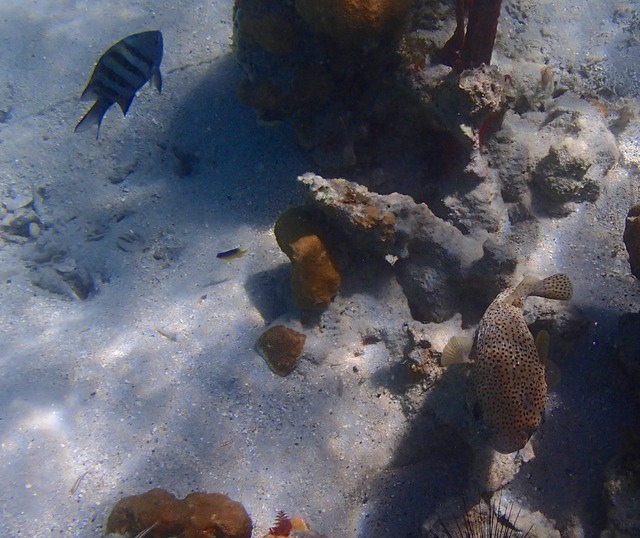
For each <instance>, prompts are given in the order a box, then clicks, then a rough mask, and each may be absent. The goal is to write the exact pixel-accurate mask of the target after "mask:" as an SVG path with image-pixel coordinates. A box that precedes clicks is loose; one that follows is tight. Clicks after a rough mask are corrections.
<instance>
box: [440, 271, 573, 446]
mask: <svg viewBox="0 0 640 538" xmlns="http://www.w3.org/2000/svg"><path fill="white" fill-rule="evenodd" d="M530 295H534V296H538V297H545V298H547V299H557V300H561V301H566V300H568V299H570V298H571V295H572V287H571V281H570V280H569V277H568V276H566V275H563V274H555V275H552V276H550V277H547V278H545V279H544V280H539V279H537V278H535V277H532V276H527V277H525V278H524V279H523V280H522V282H520V284H519V285H518V286H517V287H515V288H509V289H507V290H505V291H503V292H502V293H500V294H499V295H498V296H497V297H496V298H495V299H494V301H493V302H492V303H491V304H490V305H489V307H488V308H487V310H486V311H485V313H484V314H483V316H482V319H481V320H480V323H479V324H478V327H477V329H476V331H475V334H474V335H473V338H464V337H458V336H454V337H452V338H451V339H450V340H449V342H448V343H447V345H446V346H445V348H444V350H443V352H442V365H443V366H448V365H450V364H455V363H460V362H471V363H472V370H471V385H472V392H473V393H472V394H471V395H470V396H471V397H470V403H471V404H472V408H473V410H474V415H477V417H476V418H478V419H479V420H480V421H481V422H482V424H483V426H484V430H485V433H486V434H487V440H488V443H489V445H490V446H492V447H493V448H494V449H495V450H497V451H498V452H502V453H503V454H509V453H511V452H516V451H517V450H520V449H521V448H523V447H524V445H525V444H526V443H527V441H528V440H529V438H530V437H531V435H532V434H533V433H534V432H535V431H536V430H537V429H538V426H540V423H541V422H542V418H543V415H544V405H545V400H546V396H547V381H546V379H545V373H546V372H545V366H546V363H545V359H546V353H547V352H546V350H545V347H546V346H548V343H547V342H546V340H547V336H546V335H544V334H543V335H540V336H539V338H538V341H537V342H536V340H534V338H533V335H532V334H531V331H529V328H528V327H527V324H526V322H525V320H524V317H523V315H522V306H523V301H524V299H525V298H527V297H528V296H530ZM536 344H538V347H536Z"/></svg>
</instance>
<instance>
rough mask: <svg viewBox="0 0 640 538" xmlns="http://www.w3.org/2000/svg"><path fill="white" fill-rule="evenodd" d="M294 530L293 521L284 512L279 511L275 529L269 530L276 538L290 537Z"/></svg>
mask: <svg viewBox="0 0 640 538" xmlns="http://www.w3.org/2000/svg"><path fill="white" fill-rule="evenodd" d="M292 530H293V525H292V523H291V519H289V517H288V516H287V514H285V513H284V510H278V513H277V514H276V521H275V524H274V526H273V527H271V528H270V529H269V534H273V535H274V536H289V534H291V531H292Z"/></svg>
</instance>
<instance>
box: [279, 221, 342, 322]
mask: <svg viewBox="0 0 640 538" xmlns="http://www.w3.org/2000/svg"><path fill="white" fill-rule="evenodd" d="M274 233H275V236H276V240H277V241H278V245H279V246H280V248H281V249H282V251H283V252H284V253H285V254H286V255H287V256H288V257H289V259H290V260H291V289H292V292H293V297H294V299H295V301H296V304H297V306H298V307H299V308H300V309H302V310H317V309H322V308H325V307H326V306H327V305H328V304H329V303H330V302H331V301H332V299H333V297H334V296H335V295H336V293H337V292H338V290H339V288H340V273H339V272H338V269H337V266H336V264H335V262H334V260H333V258H332V256H331V254H330V252H329V250H328V248H327V246H326V243H325V241H324V240H323V239H322V237H321V235H322V232H321V231H320V227H319V226H318V225H317V224H316V223H315V222H314V221H313V220H312V219H311V217H310V216H309V214H308V212H305V210H304V209H302V208H291V209H288V210H287V211H285V212H284V213H283V214H282V215H280V217H279V218H278V220H277V222H276V225H275V227H274Z"/></svg>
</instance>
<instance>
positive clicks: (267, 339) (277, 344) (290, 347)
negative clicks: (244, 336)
mask: <svg viewBox="0 0 640 538" xmlns="http://www.w3.org/2000/svg"><path fill="white" fill-rule="evenodd" d="M306 339H307V337H306V336H305V335H304V334H302V333H299V332H298V331H294V330H293V329H290V328H289V327H285V326H283V325H276V326H274V327H270V328H269V329H267V330H266V331H264V332H263V333H262V334H261V335H260V338H258V341H257V342H256V348H257V350H258V352H259V353H260V355H261V356H262V358H263V359H264V360H265V361H266V362H267V364H268V365H269V368H271V370H273V372H274V373H275V374H278V375H280V376H283V377H284V376H286V375H288V374H290V373H291V372H292V371H293V369H294V368H295V367H296V364H297V363H298V358H299V357H300V354H301V353H302V349H303V348H304V343H305V340H306Z"/></svg>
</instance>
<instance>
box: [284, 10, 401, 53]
mask: <svg viewBox="0 0 640 538" xmlns="http://www.w3.org/2000/svg"><path fill="white" fill-rule="evenodd" d="M411 3H412V0H324V1H323V2H318V0H296V2H295V5H296V10H297V11H298V13H299V14H300V16H301V17H302V18H303V19H304V20H305V21H306V22H307V23H308V24H309V26H311V28H313V30H314V31H315V32H317V33H319V34H323V35H328V36H330V37H332V38H333V39H335V40H337V41H338V42H339V43H342V44H349V43H351V44H353V43H362V42H363V41H364V40H365V39H368V38H371V37H384V36H385V35H390V34H394V33H395V32H397V30H398V29H399V28H401V27H402V23H403V21H404V18H405V16H406V14H407V11H408V10H409V7H410V6H411Z"/></svg>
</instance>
